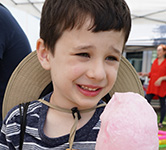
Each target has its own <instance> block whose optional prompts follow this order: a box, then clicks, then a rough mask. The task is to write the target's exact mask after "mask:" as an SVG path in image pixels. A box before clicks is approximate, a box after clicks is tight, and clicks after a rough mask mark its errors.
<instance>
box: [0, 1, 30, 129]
mask: <svg viewBox="0 0 166 150" xmlns="http://www.w3.org/2000/svg"><path fill="white" fill-rule="evenodd" d="M30 52H31V47H30V44H29V41H28V39H27V37H26V35H25V33H24V31H23V30H22V29H21V27H20V25H19V24H18V22H17V21H16V20H15V18H14V17H13V16H12V14H11V13H10V11H9V10H8V9H7V8H6V7H5V6H4V5H2V4H1V3H0V128H1V125H2V104H3V97H4V93H5V89H6V86H7V83H8V80H9V78H10V76H11V74H12V72H13V71H14V69H15V68H16V66H17V65H18V64H19V62H20V61H21V60H22V59H23V58H24V57H25V56H26V55H28V54H29V53H30Z"/></svg>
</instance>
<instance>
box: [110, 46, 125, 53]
mask: <svg viewBox="0 0 166 150" xmlns="http://www.w3.org/2000/svg"><path fill="white" fill-rule="evenodd" d="M109 49H110V50H111V51H114V52H115V53H116V54H118V55H121V54H122V52H120V50H118V49H116V48H114V47H112V46H111V47H110V48H109Z"/></svg>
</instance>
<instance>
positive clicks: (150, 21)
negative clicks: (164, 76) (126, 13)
mask: <svg viewBox="0 0 166 150" xmlns="http://www.w3.org/2000/svg"><path fill="white" fill-rule="evenodd" d="M126 2H127V3H128V5H129V7H130V9H131V14H132V30H131V34H130V37H129V40H128V42H127V44H126V45H127V46H126V50H127V51H130V50H132V51H140V50H141V51H142V50H151V49H154V47H156V46H157V45H158V44H160V43H163V44H166V0H126Z"/></svg>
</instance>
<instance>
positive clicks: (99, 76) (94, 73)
mask: <svg viewBox="0 0 166 150" xmlns="http://www.w3.org/2000/svg"><path fill="white" fill-rule="evenodd" d="M87 76H88V78H90V79H94V80H96V81H101V80H103V79H105V78H106V70H105V67H104V64H103V63H101V62H98V63H93V64H91V65H89V67H88V71H87Z"/></svg>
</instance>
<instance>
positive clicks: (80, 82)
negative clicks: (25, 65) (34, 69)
mask: <svg viewBox="0 0 166 150" xmlns="http://www.w3.org/2000/svg"><path fill="white" fill-rule="evenodd" d="M88 26H89V21H87V22H86V23H85V24H84V26H83V27H82V28H81V29H72V30H67V31H65V32H64V33H63V35H62V36H61V38H60V39H59V40H58V41H57V43H56V45H55V54H54V56H53V55H52V54H51V53H50V52H49V51H46V55H47V58H48V60H47V61H48V63H47V67H44V68H45V69H48V68H49V69H50V71H51V77H52V81H53V87H54V92H53V95H52V97H51V103H53V104H55V105H58V106H60V107H63V108H69V109H71V108H72V107H78V108H79V109H86V108H90V107H94V106H95V105H96V104H97V103H98V101H99V100H100V99H101V98H102V97H103V96H104V95H106V94H107V93H108V92H109V91H110V89H111V88H112V87H113V85H114V83H115V80H116V77H117V72H118V67H119V63H120V59H121V53H122V49H123V45H124V34H123V32H122V31H121V32H115V31H105V32H98V33H92V32H91V31H87V28H88ZM43 66H44V65H43ZM48 66H49V67H48Z"/></svg>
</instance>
